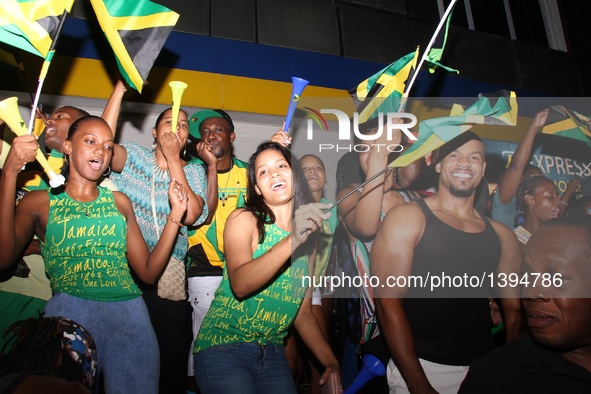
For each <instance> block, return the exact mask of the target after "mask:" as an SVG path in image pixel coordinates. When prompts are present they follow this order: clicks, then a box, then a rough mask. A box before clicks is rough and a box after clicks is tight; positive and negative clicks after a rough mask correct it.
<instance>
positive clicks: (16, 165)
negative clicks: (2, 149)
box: [2, 134, 39, 173]
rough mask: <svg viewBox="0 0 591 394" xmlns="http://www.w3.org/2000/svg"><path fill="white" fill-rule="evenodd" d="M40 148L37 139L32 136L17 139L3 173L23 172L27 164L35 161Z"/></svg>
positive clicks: (14, 140)
mask: <svg viewBox="0 0 591 394" xmlns="http://www.w3.org/2000/svg"><path fill="white" fill-rule="evenodd" d="M38 148H39V144H38V143H37V138H36V137H35V136H34V135H32V134H27V135H22V136H17V137H15V138H14V139H13V140H12V146H11V147H10V151H9V152H8V157H6V162H5V163H4V168H3V169H2V171H11V172H14V173H19V172H21V171H22V169H23V166H24V165H25V164H27V163H29V162H31V161H34V160H35V155H36V154H37V149H38Z"/></svg>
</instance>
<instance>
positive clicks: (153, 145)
mask: <svg viewBox="0 0 591 394" xmlns="http://www.w3.org/2000/svg"><path fill="white" fill-rule="evenodd" d="M156 145H157V143H156V138H154V141H153V142H152V150H155V149H156Z"/></svg>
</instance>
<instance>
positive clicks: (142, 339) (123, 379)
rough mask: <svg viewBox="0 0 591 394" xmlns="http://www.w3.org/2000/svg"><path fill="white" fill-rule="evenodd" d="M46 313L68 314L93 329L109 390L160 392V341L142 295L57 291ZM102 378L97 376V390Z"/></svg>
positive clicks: (126, 393)
mask: <svg viewBox="0 0 591 394" xmlns="http://www.w3.org/2000/svg"><path fill="white" fill-rule="evenodd" d="M45 315H46V316H63V317H67V318H69V319H72V320H74V321H75V322H77V323H79V324H80V325H82V326H83V327H84V328H86V329H87V330H88V331H90V332H91V333H92V335H93V336H94V341H95V343H96V347H97V355H98V360H99V361H98V364H99V365H98V366H99V368H98V370H100V371H101V372H102V373H103V377H104V383H105V392H107V393H109V394H113V393H121V394H129V393H142V394H144V393H157V392H158V372H159V365H160V355H159V351H158V342H157V340H156V335H155V334H154V330H153V329H152V324H151V323H150V317H149V316H148V310H147V309H146V305H145V304H144V301H143V300H142V297H137V298H134V299H132V300H129V301H120V302H101V301H89V300H83V299H81V298H78V297H74V296H71V295H69V294H64V293H57V294H55V295H54V296H53V297H51V298H50V299H49V301H48V302H47V306H46V307H45ZM98 380H99V379H98V376H96V377H95V384H94V387H93V392H97V391H96V389H97V387H98Z"/></svg>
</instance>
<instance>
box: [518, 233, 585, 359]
mask: <svg viewBox="0 0 591 394" xmlns="http://www.w3.org/2000/svg"><path fill="white" fill-rule="evenodd" d="M585 233H586V231H585V230H584V229H582V228H578V227H573V226H563V225H553V226H549V227H540V228H539V229H538V230H536V232H535V233H534V234H533V235H532V237H531V238H530V240H529V242H528V243H527V245H526V246H525V251H524V270H525V272H529V273H548V274H550V275H557V274H558V275H560V278H561V283H558V282H556V283H549V282H545V283H544V282H543V281H542V280H541V279H540V280H538V282H537V284H536V287H533V286H532V284H531V283H530V286H528V287H524V289H523V297H524V299H523V306H524V309H525V312H526V316H527V322H528V325H529V327H530V331H531V333H532V336H533V337H534V339H535V340H536V341H537V342H539V343H540V344H542V345H544V346H546V347H549V348H551V349H556V350H570V349H573V348H577V347H582V346H590V345H591V298H589V297H591V291H590V284H591V260H590V245H589V243H590V240H589V235H588V234H585ZM557 284H560V286H558V285H557Z"/></svg>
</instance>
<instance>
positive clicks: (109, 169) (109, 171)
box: [103, 166, 111, 177]
mask: <svg viewBox="0 0 591 394" xmlns="http://www.w3.org/2000/svg"><path fill="white" fill-rule="evenodd" d="M110 173H111V166H107V169H106V170H105V172H104V173H103V176H104V177H108V176H109V174H110Z"/></svg>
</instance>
